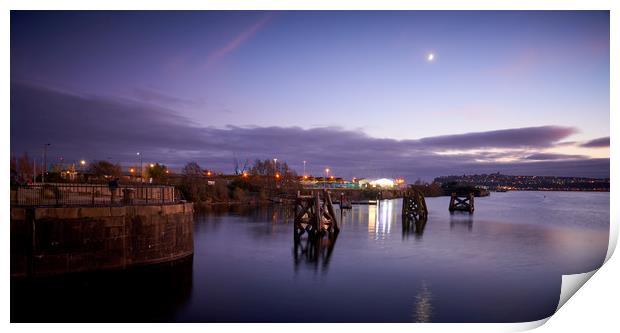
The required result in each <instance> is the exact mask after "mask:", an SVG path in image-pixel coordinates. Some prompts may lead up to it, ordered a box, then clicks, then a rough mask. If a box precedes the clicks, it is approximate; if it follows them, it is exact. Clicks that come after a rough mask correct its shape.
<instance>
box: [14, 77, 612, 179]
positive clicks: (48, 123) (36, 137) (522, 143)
mask: <svg viewBox="0 0 620 333" xmlns="http://www.w3.org/2000/svg"><path fill="white" fill-rule="evenodd" d="M575 131H576V130H575V129H573V128H566V127H558V126H543V127H530V128H517V129H507V130H498V131H490V132H478V133H468V134H459V135H449V136H439V137H428V138H423V139H420V140H395V139H381V138H373V137H371V136H368V135H367V134H365V133H363V132H361V131H354V130H346V129H343V128H339V127H321V128H310V129H303V128H300V127H236V126H228V127H226V128H214V127H202V126H199V125H197V124H196V123H193V122H192V121H190V120H188V119H186V118H183V117H179V116H177V115H175V114H174V112H172V111H171V110H169V109H166V108H161V107H156V106H154V105H151V104H144V103H137V102H134V101H127V100H122V99H118V98H109V97H101V96H87V95H78V94H71V93H66V92H59V91H55V90H52V89H49V88H42V87H35V86H32V85H26V84H20V83H15V82H14V83H12V84H11V153H12V154H21V153H22V152H24V151H27V152H29V154H30V155H31V156H41V151H42V145H43V144H44V143H51V144H52V146H51V147H50V149H49V150H48V151H49V154H48V156H50V158H49V160H54V156H63V157H64V159H65V161H71V160H79V159H82V158H85V159H89V160H92V159H102V158H107V157H110V158H111V159H112V161H114V162H120V163H122V164H124V165H130V164H133V163H136V152H141V153H142V156H143V159H144V161H145V162H162V163H165V164H167V165H170V166H172V167H173V168H174V167H177V168H178V167H181V166H182V165H184V164H185V163H186V162H188V161H191V160H195V161H197V162H199V163H200V164H201V165H202V166H203V167H206V168H210V169H215V170H220V171H223V172H231V171H232V168H233V165H232V159H233V157H237V158H239V159H241V160H245V159H246V158H247V159H249V160H250V161H252V160H254V159H271V158H274V157H277V158H278V159H280V160H282V161H287V162H288V163H289V164H290V165H291V166H292V167H294V168H296V169H297V170H301V168H302V165H303V163H302V161H304V160H306V161H308V170H309V172H313V173H315V174H320V173H321V172H322V170H323V169H324V168H325V167H326V166H329V167H330V168H332V170H333V171H334V172H335V174H336V175H338V176H343V177H353V176H356V177H382V176H385V177H395V176H402V177H406V178H407V179H417V178H422V179H428V180H430V179H432V178H434V177H436V176H440V175H446V174H459V173H464V172H498V171H500V172H505V173H508V172H513V173H520V174H539V175H576V176H597V177H608V176H609V159H587V158H582V157H581V156H571V159H570V160H555V158H551V157H553V156H550V155H548V156H546V157H547V158H546V159H545V158H541V157H545V156H544V155H543V154H542V153H536V152H533V151H535V149H537V148H547V147H550V146H553V145H554V144H555V143H556V142H558V141H560V140H562V139H564V138H565V137H567V136H569V135H571V134H573V133H575ZM481 147H486V148H488V147H490V148H503V149H505V151H500V152H484V151H483V152H474V153H468V154H458V155H444V154H438V152H440V151H445V150H449V149H454V150H462V149H478V148H481ZM524 147H525V148H527V149H523V148H524ZM526 151H527V152H528V153H526ZM536 154H538V156H536ZM528 155H529V158H522V157H523V156H528ZM507 156H510V157H517V158H521V160H520V161H517V162H514V163H499V162H494V161H495V160H496V159H497V158H500V157H507ZM532 156H534V157H537V158H533V157H532ZM555 157H558V156H555ZM564 157H566V156H564ZM542 159H545V160H551V159H553V160H554V161H545V162H542V161H541V162H536V161H533V160H542ZM480 161H485V162H480Z"/></svg>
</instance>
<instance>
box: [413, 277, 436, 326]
mask: <svg viewBox="0 0 620 333" xmlns="http://www.w3.org/2000/svg"><path fill="white" fill-rule="evenodd" d="M432 300H433V294H432V293H431V290H430V289H429V287H428V285H427V283H426V281H424V280H423V281H422V284H421V286H420V288H418V290H417V295H416V296H415V303H414V308H413V322H415V323H430V322H431V316H432V315H433V305H432V304H431V301H432Z"/></svg>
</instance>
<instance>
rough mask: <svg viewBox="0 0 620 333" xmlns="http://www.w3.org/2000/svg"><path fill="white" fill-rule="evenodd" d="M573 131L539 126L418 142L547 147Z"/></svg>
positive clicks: (446, 145) (465, 146)
mask: <svg viewBox="0 0 620 333" xmlns="http://www.w3.org/2000/svg"><path fill="white" fill-rule="evenodd" d="M575 133H577V129H575V128H573V127H561V126H540V127H526V128H513V129H503V130H496V131H489V132H477V133H467V134H457V135H445V136H436V137H430V138H424V139H421V140H420V142H421V143H422V144H425V145H430V146H433V147H438V148H441V147H444V148H447V149H459V148H460V149H472V148H517V147H549V146H552V145H553V144H554V143H557V142H559V141H560V140H562V139H564V138H566V137H568V136H570V135H572V134H575Z"/></svg>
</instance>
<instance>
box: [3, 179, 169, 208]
mask: <svg viewBox="0 0 620 333" xmlns="http://www.w3.org/2000/svg"><path fill="white" fill-rule="evenodd" d="M180 199H181V198H180V196H179V194H178V192H177V191H176V189H175V187H174V186H166V185H147V184H122V185H119V186H118V187H117V188H111V187H109V186H108V185H97V184H32V185H19V186H17V188H16V189H15V193H11V205H15V206H120V205H150V204H172V203H176V202H179V201H180Z"/></svg>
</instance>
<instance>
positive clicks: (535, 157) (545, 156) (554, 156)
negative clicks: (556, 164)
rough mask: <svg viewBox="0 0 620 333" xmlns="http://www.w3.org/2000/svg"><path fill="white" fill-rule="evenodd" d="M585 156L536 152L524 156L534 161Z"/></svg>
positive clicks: (581, 156) (571, 158)
mask: <svg viewBox="0 0 620 333" xmlns="http://www.w3.org/2000/svg"><path fill="white" fill-rule="evenodd" d="M585 158H587V156H584V155H567V154H552V153H538V154H532V155H528V156H526V157H525V159H526V160H534V161H552V160H574V159H585Z"/></svg>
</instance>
